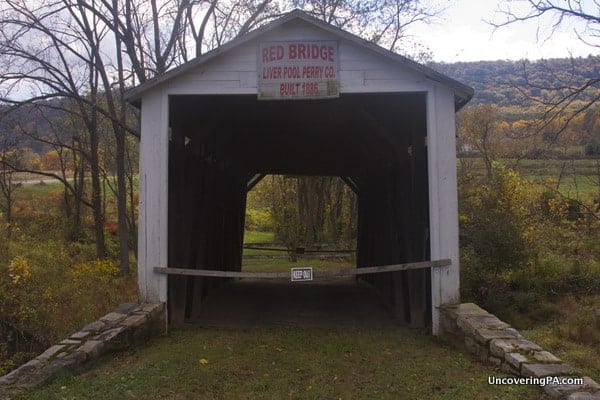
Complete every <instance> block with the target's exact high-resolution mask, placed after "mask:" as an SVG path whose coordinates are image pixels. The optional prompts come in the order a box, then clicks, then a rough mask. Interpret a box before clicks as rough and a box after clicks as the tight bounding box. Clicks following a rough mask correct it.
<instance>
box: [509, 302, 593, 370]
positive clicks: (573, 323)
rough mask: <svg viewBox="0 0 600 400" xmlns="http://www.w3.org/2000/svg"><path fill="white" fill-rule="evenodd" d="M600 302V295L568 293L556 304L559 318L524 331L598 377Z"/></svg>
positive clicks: (531, 337) (564, 358)
mask: <svg viewBox="0 0 600 400" xmlns="http://www.w3.org/2000/svg"><path fill="white" fill-rule="evenodd" d="M599 304H600V295H595V296H583V297H578V298H573V297H571V296H565V297H563V298H562V299H561V300H560V301H558V302H557V303H556V304H555V305H554V307H555V308H556V309H557V315H558V316H557V317H556V318H554V319H552V320H551V321H549V322H546V323H539V324H537V325H536V326H534V327H533V328H532V329H530V330H523V331H521V333H522V334H523V335H524V336H526V337H527V338H528V339H530V340H532V341H534V342H536V343H538V344H539V345H540V346H542V347H543V348H544V350H548V351H550V352H552V353H553V354H555V355H556V356H557V357H559V358H561V359H563V360H565V361H567V362H569V363H571V364H572V365H573V366H575V367H576V368H577V369H578V370H580V371H582V373H583V374H585V375H587V376H591V377H592V378H594V379H596V380H597V378H600V325H599V324H600V322H597V321H595V320H594V310H595V309H596V308H598V305H599Z"/></svg>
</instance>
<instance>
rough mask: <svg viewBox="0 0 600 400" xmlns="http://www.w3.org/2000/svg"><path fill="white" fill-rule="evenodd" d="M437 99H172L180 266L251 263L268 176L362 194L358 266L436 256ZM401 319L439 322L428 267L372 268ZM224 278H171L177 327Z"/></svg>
mask: <svg viewBox="0 0 600 400" xmlns="http://www.w3.org/2000/svg"><path fill="white" fill-rule="evenodd" d="M425 104H426V95H425V94H424V93H411V94H352V95H342V96H340V98H337V99H326V100H310V101H307V100H301V101H258V100H257V99H256V96H250V95H249V96H242V95H236V96H226V95H211V96H201V95H194V96H171V97H170V98H169V116H170V121H169V122H170V128H171V131H170V135H171V137H170V147H169V266H170V267H178V268H192V269H214V270H234V271H236V270H237V271H239V270H240V269H241V261H242V259H241V257H242V244H243V243H242V242H243V233H244V215H245V208H246V193H247V190H248V187H249V185H251V183H252V182H253V179H254V178H255V177H256V176H257V175H258V174H297V175H329V176H332V175H336V176H341V177H343V178H344V179H345V181H346V183H347V184H348V185H350V186H351V188H352V190H354V191H355V192H356V193H357V195H358V201H359V217H358V244H357V267H363V266H372V265H386V264H395V263H401V262H413V261H424V260H428V259H429V258H430V256H429V237H428V232H429V215H428V204H429V200H428V180H427V177H428V174H427V147H426V135H427V129H426V106H425ZM363 279H364V280H365V281H366V282H368V283H370V284H371V285H372V286H374V287H375V288H376V289H377V290H378V291H379V293H380V294H381V296H382V299H383V300H384V301H385V302H386V303H387V304H388V305H389V306H390V307H391V309H392V310H393V313H394V315H395V317H396V318H397V319H398V320H399V321H401V322H402V323H405V324H407V325H411V326H425V325H427V324H428V323H429V318H430V309H431V304H430V297H431V296H430V281H429V271H428V270H412V271H400V272H389V273H383V274H374V275H367V276H366V278H363ZM221 282H222V280H220V279H219V278H206V277H191V276H173V275H171V276H169V316H170V323H171V324H180V323H182V322H184V321H196V320H197V319H198V317H199V315H200V309H201V305H202V303H203V302H204V301H205V299H206V297H207V295H209V294H210V293H211V292H212V291H213V290H214V288H215V287H216V286H218V285H219V283H221Z"/></svg>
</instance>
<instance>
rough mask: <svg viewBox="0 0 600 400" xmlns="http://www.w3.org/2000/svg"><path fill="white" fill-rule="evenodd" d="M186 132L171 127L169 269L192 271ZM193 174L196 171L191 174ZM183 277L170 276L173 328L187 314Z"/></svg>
mask: <svg viewBox="0 0 600 400" xmlns="http://www.w3.org/2000/svg"><path fill="white" fill-rule="evenodd" d="M186 167H187V165H186V148H185V132H184V130H183V129H182V128H181V127H179V126H172V127H171V140H170V143H169V173H168V176H169V214H168V217H169V223H168V226H169V255H168V259H169V264H168V265H169V267H175V268H190V265H189V264H188V263H187V259H186V256H187V253H188V251H189V250H188V248H189V247H190V243H189V230H190V224H189V219H190V215H189V214H188V212H189V210H187V209H186V207H185V205H186V195H189V194H188V193H186V192H187V190H186V189H187V188H188V186H187V185H186V176H187V175H188V174H189V173H190V170H189V169H188V168H186ZM192 171H193V170H192ZM190 279H191V278H189V277H184V276H169V278H168V290H169V293H168V310H169V323H170V324H171V326H181V325H182V324H183V323H184V319H185V311H186V294H187V286H188V283H187V282H188V280H190Z"/></svg>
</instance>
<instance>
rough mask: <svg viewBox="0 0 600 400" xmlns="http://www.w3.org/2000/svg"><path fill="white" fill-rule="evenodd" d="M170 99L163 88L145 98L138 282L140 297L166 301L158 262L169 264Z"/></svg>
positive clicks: (141, 157) (141, 160)
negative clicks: (157, 269) (156, 268)
mask: <svg viewBox="0 0 600 400" xmlns="http://www.w3.org/2000/svg"><path fill="white" fill-rule="evenodd" d="M167 171H168V99H167V97H166V96H164V95H163V93H162V92H161V91H160V90H158V89H157V90H154V91H151V92H149V93H147V94H146V95H145V96H144V98H143V99H142V112H141V139H140V200H139V233H138V286H139V293H140V301H144V302H166V301H167V279H166V277H165V276H161V275H160V274H155V273H154V272H153V270H152V268H154V267H155V266H166V265H167V261H168V260H167V256H168V248H167V236H168V233H167V232H168V200H167V197H168V193H167V192H168V176H167Z"/></svg>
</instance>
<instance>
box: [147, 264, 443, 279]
mask: <svg viewBox="0 0 600 400" xmlns="http://www.w3.org/2000/svg"><path fill="white" fill-rule="evenodd" d="M451 263H452V262H451V260H449V259H444V260H434V261H420V262H414V263H405V264H392V265H382V266H376V267H363V268H347V269H343V268H342V269H332V270H326V271H313V278H328V277H336V276H355V275H366V274H379V273H383V272H395V271H408V270H413V269H422V268H438V267H446V266H448V265H450V264H451ZM154 272H155V273H158V274H167V275H185V276H208V277H218V278H252V279H290V271H286V272H236V271H220V270H208V269H185V268H166V267H154Z"/></svg>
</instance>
